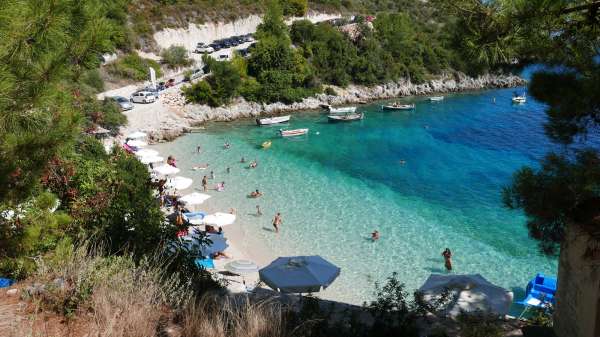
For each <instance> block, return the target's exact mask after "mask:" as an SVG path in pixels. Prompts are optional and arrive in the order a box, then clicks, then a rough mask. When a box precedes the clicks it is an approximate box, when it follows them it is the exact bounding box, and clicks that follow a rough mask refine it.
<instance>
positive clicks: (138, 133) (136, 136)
mask: <svg viewBox="0 0 600 337" xmlns="http://www.w3.org/2000/svg"><path fill="white" fill-rule="evenodd" d="M147 136H148V134H146V133H144V132H141V131H136V132H134V133H130V134H128V135H127V136H125V138H129V139H139V138H146V137H147Z"/></svg>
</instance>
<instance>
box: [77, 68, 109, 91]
mask: <svg viewBox="0 0 600 337" xmlns="http://www.w3.org/2000/svg"><path fill="white" fill-rule="evenodd" d="M81 84H82V85H85V86H88V87H89V88H91V89H92V90H93V91H94V92H101V91H104V80H102V77H101V76H100V72H99V71H98V69H90V70H88V71H86V72H84V73H83V75H82V76H81Z"/></svg>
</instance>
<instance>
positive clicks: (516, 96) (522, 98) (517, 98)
mask: <svg viewBox="0 0 600 337" xmlns="http://www.w3.org/2000/svg"><path fill="white" fill-rule="evenodd" d="M512 101H513V103H525V102H527V97H525V93H522V94H521V95H519V94H517V93H514V95H513V97H512Z"/></svg>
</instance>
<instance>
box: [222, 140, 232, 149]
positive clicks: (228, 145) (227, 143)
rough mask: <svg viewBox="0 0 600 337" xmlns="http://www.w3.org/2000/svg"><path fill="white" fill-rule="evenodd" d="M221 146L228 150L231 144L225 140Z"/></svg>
mask: <svg viewBox="0 0 600 337" xmlns="http://www.w3.org/2000/svg"><path fill="white" fill-rule="evenodd" d="M223 147H224V148H225V150H228V149H230V148H231V144H229V142H225V144H224V145H223Z"/></svg>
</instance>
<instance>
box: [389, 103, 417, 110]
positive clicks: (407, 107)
mask: <svg viewBox="0 0 600 337" xmlns="http://www.w3.org/2000/svg"><path fill="white" fill-rule="evenodd" d="M381 108H382V109H383V110H412V109H414V108H415V105H414V103H413V104H400V103H398V102H396V103H392V104H388V105H382V106H381Z"/></svg>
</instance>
